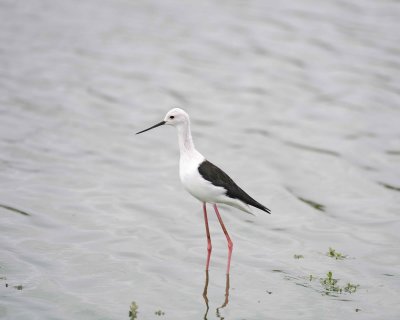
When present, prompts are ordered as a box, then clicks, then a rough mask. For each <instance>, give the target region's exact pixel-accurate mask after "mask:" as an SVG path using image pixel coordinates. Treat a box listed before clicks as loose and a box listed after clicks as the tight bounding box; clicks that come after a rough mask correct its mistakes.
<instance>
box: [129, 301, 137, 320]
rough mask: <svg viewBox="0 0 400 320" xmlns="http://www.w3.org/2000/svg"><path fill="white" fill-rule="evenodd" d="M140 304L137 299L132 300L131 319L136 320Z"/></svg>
mask: <svg viewBox="0 0 400 320" xmlns="http://www.w3.org/2000/svg"><path fill="white" fill-rule="evenodd" d="M138 308H139V307H138V305H137V303H136V302H135V301H132V303H131V306H130V307H129V318H130V319H131V320H135V319H136V318H137V313H138V311H137V310H138Z"/></svg>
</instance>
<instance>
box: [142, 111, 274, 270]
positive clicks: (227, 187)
mask: <svg viewBox="0 0 400 320" xmlns="http://www.w3.org/2000/svg"><path fill="white" fill-rule="evenodd" d="M162 125H170V126H174V127H176V128H177V129H178V142H179V150H180V161H179V176H180V179H181V181H182V184H183V186H184V187H185V189H186V190H187V191H188V192H189V193H190V194H191V195H192V196H193V197H195V198H196V199H198V200H200V201H201V202H202V203H203V212H204V222H205V226H206V233H207V251H208V255H207V263H206V270H207V271H208V267H209V264H210V256H211V250H212V246H211V236H210V230H209V228H208V218H207V208H206V204H207V203H210V204H212V205H213V207H214V210H215V213H216V215H217V218H218V221H219V223H220V225H221V227H222V230H223V231H224V234H225V236H226V240H227V241H228V265H227V268H226V273H227V274H229V270H230V265H231V257H232V250H233V242H232V240H231V238H230V236H229V234H228V231H227V230H226V228H225V225H224V223H223V221H222V218H221V215H220V214H219V211H218V208H217V203H224V204H227V205H230V206H233V207H235V208H238V209H240V210H243V211H245V212H248V213H251V211H250V207H249V206H253V207H255V208H258V209H260V210H263V211H265V212H267V213H271V212H270V210H269V209H268V208H266V207H265V206H263V205H262V204H260V203H259V202H257V201H256V200H254V199H253V198H252V197H250V196H249V195H248V194H247V193H246V192H244V191H243V190H242V189H241V188H240V187H239V186H238V185H237V184H236V183H235V182H234V181H233V180H232V179H231V178H230V177H229V176H228V175H227V174H226V173H225V172H224V171H222V170H221V169H220V168H218V167H217V166H215V165H214V164H212V163H211V162H209V161H207V160H206V158H204V156H203V155H202V154H201V153H200V152H198V151H197V150H196V148H195V147H194V144H193V139H192V133H191V131H190V119H189V115H188V114H187V113H186V112H185V111H184V110H182V109H179V108H174V109H172V110H170V111H168V113H167V115H166V116H165V118H164V120H163V121H161V122H160V123H157V124H156V125H154V126H152V127H150V128H148V129H145V130H142V131H139V132H137V133H136V134H139V133H143V132H145V131H148V130H150V129H154V128H156V127H159V126H162Z"/></svg>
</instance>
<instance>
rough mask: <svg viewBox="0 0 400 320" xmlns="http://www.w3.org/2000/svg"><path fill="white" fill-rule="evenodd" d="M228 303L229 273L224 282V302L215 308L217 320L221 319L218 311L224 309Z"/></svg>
mask: <svg viewBox="0 0 400 320" xmlns="http://www.w3.org/2000/svg"><path fill="white" fill-rule="evenodd" d="M228 303H229V273H228V274H227V275H226V281H225V301H224V303H223V304H222V305H221V306H220V307H219V308H217V310H216V314H217V317H218V318H221V315H220V313H219V311H220V309H223V308H225V307H226V306H227V305H228Z"/></svg>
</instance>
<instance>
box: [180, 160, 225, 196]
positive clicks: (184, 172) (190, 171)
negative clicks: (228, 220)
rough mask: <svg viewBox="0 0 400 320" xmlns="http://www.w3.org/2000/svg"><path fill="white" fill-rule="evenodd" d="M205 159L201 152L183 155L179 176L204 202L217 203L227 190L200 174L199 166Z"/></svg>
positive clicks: (184, 184)
mask: <svg viewBox="0 0 400 320" xmlns="http://www.w3.org/2000/svg"><path fill="white" fill-rule="evenodd" d="M204 160H205V159H204V157H203V156H202V155H201V154H200V153H199V152H197V154H192V155H190V156H188V155H181V158H180V162H179V176H180V178H181V182H182V184H183V186H184V187H185V189H186V190H187V191H188V192H189V193H190V194H191V195H192V196H193V197H195V198H197V199H198V200H200V201H202V202H208V203H216V202H219V200H220V198H221V196H222V195H224V194H225V190H224V189H223V188H222V187H216V186H214V185H213V184H212V183H211V182H209V181H207V180H205V179H204V178H203V177H202V176H201V175H200V173H199V170H198V168H199V165H200V163H202V162H203V161H204Z"/></svg>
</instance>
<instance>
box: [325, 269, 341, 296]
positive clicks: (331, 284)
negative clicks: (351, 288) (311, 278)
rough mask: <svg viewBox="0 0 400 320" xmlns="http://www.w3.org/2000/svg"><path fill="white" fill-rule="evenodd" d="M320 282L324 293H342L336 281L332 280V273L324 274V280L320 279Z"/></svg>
mask: <svg viewBox="0 0 400 320" xmlns="http://www.w3.org/2000/svg"><path fill="white" fill-rule="evenodd" d="M320 282H321V284H322V286H323V287H324V288H325V291H326V292H327V293H329V292H337V293H341V292H342V289H341V288H340V287H339V286H338V285H337V283H338V279H334V278H333V274H332V271H329V272H328V273H327V274H326V277H325V278H321V279H320Z"/></svg>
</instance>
